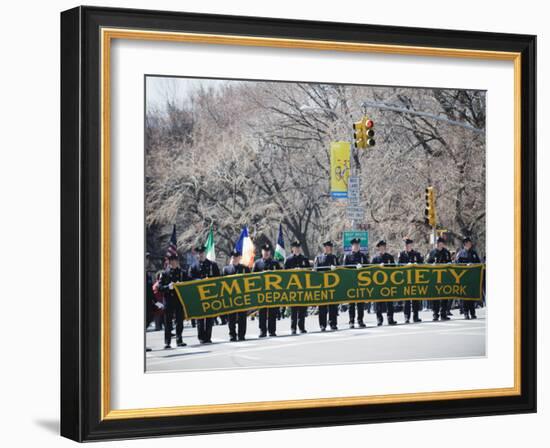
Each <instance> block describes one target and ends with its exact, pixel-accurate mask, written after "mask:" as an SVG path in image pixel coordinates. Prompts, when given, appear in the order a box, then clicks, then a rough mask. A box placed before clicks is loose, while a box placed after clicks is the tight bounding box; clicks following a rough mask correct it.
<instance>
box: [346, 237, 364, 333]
mask: <svg viewBox="0 0 550 448" xmlns="http://www.w3.org/2000/svg"><path fill="white" fill-rule="evenodd" d="M366 264H369V256H368V255H367V254H364V253H363V252H361V239H360V238H353V239H352V240H351V252H350V253H349V254H347V255H346V256H344V266H348V267H355V268H357V269H360V268H362V267H363V266H364V265H366ZM356 307H357V324H358V325H359V327H361V328H365V327H366V325H365V323H364V322H363V318H364V317H365V302H357V304H355V303H350V304H349V327H350V328H355V308H356Z"/></svg>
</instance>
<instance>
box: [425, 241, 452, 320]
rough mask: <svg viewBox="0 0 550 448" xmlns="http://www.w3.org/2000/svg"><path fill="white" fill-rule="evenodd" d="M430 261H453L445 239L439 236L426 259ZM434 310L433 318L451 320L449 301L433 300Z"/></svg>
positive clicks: (438, 262)
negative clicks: (435, 245)
mask: <svg viewBox="0 0 550 448" xmlns="http://www.w3.org/2000/svg"><path fill="white" fill-rule="evenodd" d="M426 261H427V262H428V263H435V264H445V263H450V262H451V253H450V252H449V251H448V250H447V248H446V247H445V239H444V238H442V237H439V238H438V239H437V247H436V248H435V249H432V251H431V252H430V253H429V255H428V259H427V260H426ZM432 310H433V320H434V321H437V320H439V317H440V316H441V320H450V319H449V316H448V301H447V300H445V299H443V300H433V301H432Z"/></svg>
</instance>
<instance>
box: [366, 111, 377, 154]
mask: <svg viewBox="0 0 550 448" xmlns="http://www.w3.org/2000/svg"><path fill="white" fill-rule="evenodd" d="M363 126H364V128H365V131H364V138H365V142H366V145H365V147H366V148H370V147H372V146H374V145H375V144H376V141H375V140H374V138H373V137H374V121H372V120H371V119H370V118H369V117H363Z"/></svg>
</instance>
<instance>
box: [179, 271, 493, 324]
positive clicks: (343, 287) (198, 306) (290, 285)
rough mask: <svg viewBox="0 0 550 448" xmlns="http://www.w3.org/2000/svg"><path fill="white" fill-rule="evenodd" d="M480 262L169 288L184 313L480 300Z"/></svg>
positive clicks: (276, 275) (231, 279)
mask: <svg viewBox="0 0 550 448" xmlns="http://www.w3.org/2000/svg"><path fill="white" fill-rule="evenodd" d="M484 268H485V265H484V264H471V265H458V264H439V265H437V264H429V265H428V264H408V265H397V266H382V265H370V266H366V267H363V268H360V269H356V268H346V267H338V268H336V269H334V270H326V271H312V270H309V269H307V270H306V269H290V270H278V271H265V272H257V273H250V274H237V275H230V276H226V277H212V278H205V279H201V280H191V281H188V282H181V283H176V284H175V290H176V292H177V294H178V297H179V299H180V301H181V303H182V305H183V308H184V311H185V315H186V318H187V319H192V318H193V319H195V318H197V319H198V318H205V317H215V316H219V315H221V314H227V313H234V312H237V311H248V310H254V309H257V308H270V307H282V306H318V305H331V304H338V303H352V302H392V301H400V300H438V299H462V300H480V299H481V297H482V283H483V272H484Z"/></svg>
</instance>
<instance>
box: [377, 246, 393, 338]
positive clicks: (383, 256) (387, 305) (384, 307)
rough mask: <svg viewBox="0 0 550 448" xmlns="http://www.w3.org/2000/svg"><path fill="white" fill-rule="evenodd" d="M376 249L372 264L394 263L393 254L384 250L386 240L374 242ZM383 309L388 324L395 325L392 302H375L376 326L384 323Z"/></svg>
mask: <svg viewBox="0 0 550 448" xmlns="http://www.w3.org/2000/svg"><path fill="white" fill-rule="evenodd" d="M376 249H377V250H378V255H376V256H375V257H374V258H373V259H372V264H395V259H394V258H393V255H391V254H389V253H387V252H386V242H385V241H384V240H380V241H378V243H376ZM384 311H386V316H387V318H388V325H396V324H397V322H396V321H395V320H393V302H377V303H376V320H377V321H378V326H379V327H380V326H381V325H382V324H383V323H384V316H383V315H382V313H383V312H384Z"/></svg>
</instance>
